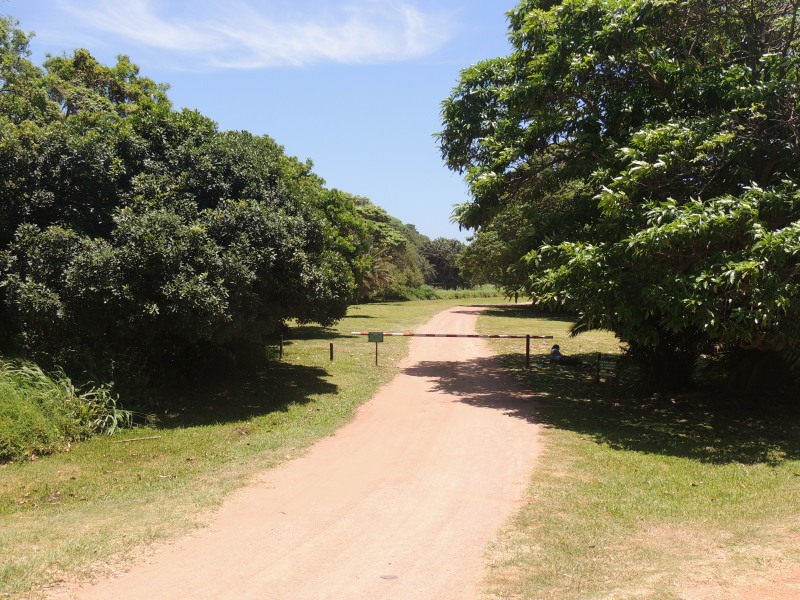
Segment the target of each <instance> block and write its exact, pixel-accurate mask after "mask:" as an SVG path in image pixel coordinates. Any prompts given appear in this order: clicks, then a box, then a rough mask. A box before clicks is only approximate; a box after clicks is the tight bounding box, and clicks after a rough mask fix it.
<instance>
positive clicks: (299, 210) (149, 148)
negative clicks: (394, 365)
mask: <svg viewBox="0 0 800 600" xmlns="http://www.w3.org/2000/svg"><path fill="white" fill-rule="evenodd" d="M28 39H29V37H28V36H26V35H25V34H22V33H21V32H19V31H18V30H17V29H16V28H15V25H14V24H13V23H12V22H11V21H10V20H7V19H0V52H1V53H2V55H0V59H1V61H0V172H2V173H3V177H2V178H0V331H2V333H3V339H0V344H2V346H1V347H0V349H1V350H3V351H9V350H11V351H16V352H19V353H22V354H24V355H25V356H27V357H31V358H36V359H39V360H41V361H42V362H43V363H44V364H46V365H48V364H49V365H53V364H58V365H60V366H63V367H65V368H67V369H68V370H70V371H72V372H73V373H76V374H78V375H79V377H80V375H81V374H82V373H81V371H85V370H86V368H87V365H91V368H92V370H93V371H94V372H93V374H92V375H93V376H94V377H107V378H111V377H119V376H122V377H125V376H126V375H127V376H129V375H130V373H119V372H118V371H119V367H120V365H122V366H123V367H124V366H125V365H128V366H129V367H130V368H131V369H133V368H136V369H141V370H144V371H146V372H149V373H153V374H154V375H158V374H161V375H166V374H170V373H175V372H176V371H177V370H179V369H196V368H197V361H198V360H202V359H203V357H206V356H210V355H213V354H214V353H217V352H218V351H219V350H222V349H224V350H225V351H229V352H234V353H238V354H239V355H240V356H241V354H242V353H244V352H247V351H249V350H251V349H253V348H258V347H259V344H260V343H262V342H263V340H264V338H265V336H268V335H270V334H271V333H273V332H274V331H276V330H277V329H278V328H279V327H281V326H282V325H283V324H284V323H285V322H286V321H288V320H290V319H294V320H297V321H299V322H311V321H313V322H318V323H321V324H324V325H329V324H332V323H333V322H335V321H336V320H337V319H339V318H341V317H342V316H344V314H345V312H346V309H347V306H348V304H349V303H350V302H351V301H352V300H353V298H354V295H355V290H356V284H357V283H359V282H360V281H361V280H362V279H363V277H364V275H363V270H364V269H365V266H364V262H365V256H366V254H367V245H368V238H369V225H368V224H367V222H366V220H365V219H364V218H363V217H362V216H361V215H360V213H359V212H358V210H357V208H356V206H355V203H354V202H353V201H352V200H351V199H349V198H348V197H346V196H342V195H341V194H339V193H337V192H335V191H328V190H326V189H325V188H324V185H323V181H322V180H321V179H320V178H319V177H318V176H317V175H315V174H314V173H313V171H312V165H311V163H310V161H300V160H298V159H296V158H293V157H289V156H286V155H285V153H284V151H283V148H282V147H281V146H279V145H278V144H277V143H276V142H275V141H274V140H272V139H271V138H269V137H268V136H255V135H252V134H250V133H247V132H224V131H219V130H218V128H217V126H216V124H215V123H214V122H213V121H211V120H210V119H208V118H206V117H203V116H202V115H200V114H199V113H197V112H194V111H187V110H183V111H174V110H173V109H172V107H171V104H170V102H169V100H168V98H167V96H166V86H162V85H159V84H156V83H154V82H152V81H151V80H149V79H147V78H145V77H142V76H140V75H139V70H138V68H137V67H136V66H135V65H133V64H132V63H131V62H130V61H129V60H128V59H127V58H126V57H120V58H119V59H118V60H117V64H116V65H115V66H114V67H105V66H103V65H100V64H99V63H98V62H97V61H96V60H95V59H94V58H93V57H92V56H91V54H90V53H89V52H88V51H86V50H77V51H75V52H74V53H73V54H72V55H70V56H62V57H56V58H50V59H48V60H47V61H46V63H45V68H44V70H42V69H37V68H35V67H33V66H32V65H31V64H30V63H29V62H28V59H27V56H28V50H27V42H28Z"/></svg>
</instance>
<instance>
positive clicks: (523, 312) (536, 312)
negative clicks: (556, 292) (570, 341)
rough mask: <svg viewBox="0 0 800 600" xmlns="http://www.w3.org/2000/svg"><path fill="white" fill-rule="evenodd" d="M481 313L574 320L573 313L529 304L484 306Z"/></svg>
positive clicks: (493, 315) (491, 315) (490, 315)
mask: <svg viewBox="0 0 800 600" xmlns="http://www.w3.org/2000/svg"><path fill="white" fill-rule="evenodd" d="M483 314H484V315H485V316H487V317H504V318H512V319H532V318H543V317H547V320H548V321H556V322H563V323H569V324H572V323H574V322H575V315H568V314H560V313H552V312H546V311H542V310H541V309H539V308H537V307H533V306H531V305H530V304H510V305H490V306H488V307H486V309H485V310H484V311H483Z"/></svg>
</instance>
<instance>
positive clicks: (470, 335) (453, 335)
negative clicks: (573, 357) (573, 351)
mask: <svg viewBox="0 0 800 600" xmlns="http://www.w3.org/2000/svg"><path fill="white" fill-rule="evenodd" d="M373 333H374V332H373ZM369 334H370V332H369V331H351V332H350V335H369ZM383 336H384V337H440V338H503V339H522V340H524V339H528V338H530V339H532V340H552V339H553V336H552V335H488V334H480V333H397V332H383Z"/></svg>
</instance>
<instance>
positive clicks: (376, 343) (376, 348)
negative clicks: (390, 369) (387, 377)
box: [375, 342, 378, 367]
mask: <svg viewBox="0 0 800 600" xmlns="http://www.w3.org/2000/svg"><path fill="white" fill-rule="evenodd" d="M375 366H376V367H377V366H378V342H375Z"/></svg>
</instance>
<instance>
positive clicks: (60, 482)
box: [0, 298, 498, 597]
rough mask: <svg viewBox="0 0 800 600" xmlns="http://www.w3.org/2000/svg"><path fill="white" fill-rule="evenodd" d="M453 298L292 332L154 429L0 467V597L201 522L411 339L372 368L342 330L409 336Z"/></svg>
mask: <svg viewBox="0 0 800 600" xmlns="http://www.w3.org/2000/svg"><path fill="white" fill-rule="evenodd" d="M497 301H498V299H496V298H495V299H492V300H490V302H497ZM474 302H475V301H474V300H471V301H470V303H474ZM461 303H462V301H459V300H433V301H424V302H403V303H385V304H371V305H364V306H354V307H352V308H351V310H350V311H349V313H348V315H347V317H346V318H345V319H343V320H342V321H341V322H340V323H339V325H338V326H337V327H335V328H331V329H323V328H319V327H295V328H292V330H291V331H290V333H289V335H288V336H286V341H285V348H284V351H285V354H284V360H283V361H281V362H278V361H276V360H271V361H269V362H268V364H267V365H266V366H265V367H264V368H262V369H260V370H259V371H258V372H257V373H255V374H251V375H243V376H241V377H238V378H237V377H234V378H227V379H207V380H204V381H197V382H196V383H195V384H194V385H191V386H184V387H181V388H176V389H173V390H164V392H163V395H164V398H163V399H162V406H163V410H162V412H161V414H160V415H159V417H160V419H159V422H158V424H157V426H153V427H142V428H139V429H135V430H129V431H125V432H122V434H121V435H120V434H117V435H115V436H112V437H108V436H101V437H97V438H93V439H91V440H89V441H86V442H82V443H78V444H74V445H72V447H71V449H70V451H69V452H66V453H63V454H55V455H52V456H47V457H44V458H40V459H38V460H35V461H33V462H28V463H21V464H17V463H7V464H4V465H0V596H2V595H4V594H5V595H10V596H19V597H23V596H25V595H28V594H31V593H34V592H35V591H36V590H39V589H41V588H42V586H46V585H49V584H52V583H53V582H57V581H59V580H60V579H62V578H64V577H69V578H74V577H78V578H87V577H92V576H96V575H99V574H102V573H104V572H105V571H107V570H108V569H109V568H110V567H109V566H108V565H109V564H111V565H113V564H114V562H115V561H118V560H124V559H125V558H126V556H128V555H129V553H130V552H131V551H132V550H133V549H134V548H136V547H137V546H140V545H142V544H149V543H152V542H154V541H157V540H160V539H164V538H169V537H172V536H175V535H177V534H179V533H181V532H184V531H186V530H188V529H191V528H193V527H197V526H199V525H202V524H203V523H204V522H207V518H208V515H209V514H210V511H212V510H213V509H214V508H215V507H216V506H218V505H219V503H220V502H221V501H222V500H223V499H224V498H225V497H226V496H227V495H228V494H229V493H230V492H231V491H233V490H234V489H236V488H237V487H239V486H242V485H244V484H245V483H247V482H248V481H249V480H250V478H251V477H252V476H253V475H254V474H255V473H257V472H259V471H260V470H263V469H266V468H270V467H273V466H275V465H277V464H279V463H280V462H282V461H285V460H286V459H288V458H291V457H294V456H298V455H300V454H302V453H303V452H305V450H306V449H307V448H308V447H309V446H310V445H311V444H312V443H313V442H314V441H315V440H317V439H319V438H320V437H322V436H326V435H330V434H332V433H333V432H334V431H335V430H336V429H337V428H338V427H340V426H341V425H342V424H344V423H346V422H347V421H348V420H350V419H351V418H352V417H353V415H354V414H355V410H356V409H357V407H358V406H359V405H360V404H361V403H363V402H364V401H365V400H367V399H369V398H370V397H371V396H372V395H373V394H374V393H375V391H376V390H377V388H378V387H379V386H380V385H382V384H383V383H385V382H387V381H389V380H390V379H391V378H392V377H394V375H395V374H396V373H397V372H398V366H397V365H398V362H399V361H400V359H401V358H402V357H403V356H404V355H405V353H406V351H407V347H408V339H406V338H387V340H386V342H384V343H383V344H381V345H380V366H379V367H378V368H376V367H375V344H369V343H368V342H367V341H366V338H364V337H354V336H351V335H350V332H351V331H397V330H413V329H414V328H415V327H417V326H418V325H420V324H422V323H424V322H426V321H427V320H428V319H429V318H430V317H431V316H433V315H434V314H435V313H437V312H439V311H440V310H443V309H445V308H447V307H449V306H453V305H457V304H461ZM330 343H333V344H334V355H335V356H334V358H335V360H334V362H330V358H329V351H330ZM275 354H276V348H274V347H273V348H269V349H268V351H267V355H268V356H272V357H274V356H275Z"/></svg>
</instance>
